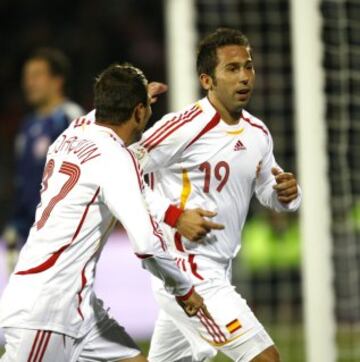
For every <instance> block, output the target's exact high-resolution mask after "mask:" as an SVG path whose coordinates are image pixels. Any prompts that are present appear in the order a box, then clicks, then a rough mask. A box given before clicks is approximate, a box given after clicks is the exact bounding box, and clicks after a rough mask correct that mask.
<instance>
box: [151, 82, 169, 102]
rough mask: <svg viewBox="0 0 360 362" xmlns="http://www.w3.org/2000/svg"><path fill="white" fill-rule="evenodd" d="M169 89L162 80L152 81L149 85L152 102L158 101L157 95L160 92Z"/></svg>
mask: <svg viewBox="0 0 360 362" xmlns="http://www.w3.org/2000/svg"><path fill="white" fill-rule="evenodd" d="M167 90H168V86H167V85H166V84H164V83H160V82H151V83H149V85H148V93H149V95H150V99H151V104H153V103H155V102H156V101H157V97H158V96H159V95H160V94H163V93H165V92H166V91H167Z"/></svg>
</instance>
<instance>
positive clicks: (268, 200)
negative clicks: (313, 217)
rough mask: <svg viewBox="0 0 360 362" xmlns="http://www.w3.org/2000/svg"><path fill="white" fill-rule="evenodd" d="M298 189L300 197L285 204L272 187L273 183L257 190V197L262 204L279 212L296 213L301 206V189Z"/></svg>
mask: <svg viewBox="0 0 360 362" xmlns="http://www.w3.org/2000/svg"><path fill="white" fill-rule="evenodd" d="M297 187H298V196H297V198H296V199H294V200H293V201H291V202H289V203H288V204H285V203H283V202H281V201H279V199H278V195H277V193H276V191H275V190H274V189H273V187H272V183H269V185H267V186H266V187H263V188H260V189H258V190H257V192H256V195H257V198H258V200H259V201H260V203H261V204H262V205H263V206H265V207H268V208H269V209H272V210H274V211H278V212H294V211H296V210H297V209H298V208H299V207H300V204H301V189H300V186H299V185H297Z"/></svg>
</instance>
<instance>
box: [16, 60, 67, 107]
mask: <svg viewBox="0 0 360 362" xmlns="http://www.w3.org/2000/svg"><path fill="white" fill-rule="evenodd" d="M23 87H24V92H25V98H26V101H27V102H28V103H29V105H31V106H33V107H35V108H37V107H41V106H44V105H46V104H47V103H49V102H51V100H52V98H53V97H54V96H59V95H60V94H61V92H62V90H61V88H62V79H61V78H60V77H58V76H54V75H53V74H51V71H50V67H49V65H48V63H47V62H46V60H43V59H31V60H29V61H27V62H26V63H25V65H24V70H23Z"/></svg>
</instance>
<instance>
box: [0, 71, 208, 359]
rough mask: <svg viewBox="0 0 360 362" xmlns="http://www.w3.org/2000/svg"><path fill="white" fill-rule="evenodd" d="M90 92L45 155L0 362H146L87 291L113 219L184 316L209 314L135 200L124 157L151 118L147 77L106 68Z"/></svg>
mask: <svg viewBox="0 0 360 362" xmlns="http://www.w3.org/2000/svg"><path fill="white" fill-rule="evenodd" d="M94 89H95V104H96V107H97V109H96V112H95V111H93V112H91V115H89V116H84V117H80V118H78V119H76V120H74V121H73V122H72V123H71V125H70V126H69V127H68V128H67V129H66V130H65V131H64V132H63V133H62V134H61V135H60V136H59V137H58V138H57V139H56V141H55V142H54V143H53V144H52V145H51V146H50V148H49V151H48V153H47V160H46V165H45V168H44V173H43V179H42V189H41V202H40V204H39V205H38V208H37V211H36V215H35V222H34V224H33V226H32V228H31V231H30V234H29V237H28V239H27V242H26V244H25V245H24V247H23V249H22V250H21V253H20V256H19V261H18V263H17V265H16V268H15V271H14V272H13V274H12V275H11V277H10V280H9V283H8V285H7V287H6V289H5V291H4V293H3V295H2V298H1V301H0V326H1V327H2V328H3V329H4V334H5V339H6V345H5V350H6V352H5V355H4V356H3V357H2V358H1V361H2V362H25V361H27V362H33V361H37V362H38V361H43V362H45V361H47V362H72V361H74V362H75V361H120V360H121V361H129V362H130V361H131V362H145V361H146V359H145V358H144V357H143V356H142V355H141V354H140V350H139V348H138V347H137V346H136V344H135V343H134V342H133V340H132V339H131V338H130V336H129V335H128V334H127V333H126V332H125V330H124V328H123V327H121V326H120V325H119V324H118V323H117V322H116V321H115V320H114V319H112V318H111V317H110V316H109V314H108V312H107V311H106V310H105V309H104V308H103V305H102V302H101V300H99V299H98V298H97V297H96V296H95V294H94V292H93V284H94V278H95V271H96V264H97V261H98V259H99V257H100V254H101V251H102V249H103V247H104V244H105V242H106V240H107V237H108V235H109V234H110V232H111V230H112V229H113V227H114V225H115V224H116V221H117V220H120V222H121V223H122V225H123V226H124V228H125V229H126V231H127V233H128V236H129V238H130V241H131V243H132V246H133V249H134V252H135V254H136V255H137V256H138V257H139V258H140V259H141V260H142V264H143V267H144V268H145V269H147V270H148V271H149V272H151V273H152V274H153V275H155V276H156V277H158V278H159V280H162V282H163V283H164V284H165V288H166V289H167V291H168V292H169V293H170V294H172V295H174V296H175V298H176V300H177V301H178V304H179V305H181V306H182V310H183V312H184V311H185V313H186V314H185V313H184V315H186V318H189V316H193V315H195V314H196V313H197V312H198V311H199V310H202V312H203V313H205V314H206V315H208V313H207V310H206V308H205V306H204V305H203V303H202V298H201V297H200V296H199V295H198V294H197V293H196V292H195V291H194V287H193V286H192V283H191V281H190V280H189V278H188V277H187V276H185V275H183V274H182V273H181V272H180V270H179V269H178V267H177V265H176V263H175V261H174V260H173V258H172V257H171V256H170V254H169V253H168V252H167V246H166V244H165V241H164V239H163V236H162V232H161V230H160V229H159V227H158V223H157V222H156V220H155V219H154V218H153V216H152V215H150V214H149V212H148V210H147V207H146V203H145V201H144V199H143V192H144V184H143V180H142V171H141V169H140V166H139V164H138V162H137V161H136V159H135V158H134V156H133V155H132V153H131V152H130V151H129V150H128V149H127V146H128V145H129V144H131V143H132V142H134V140H136V139H137V138H138V137H139V135H140V134H141V132H142V131H143V130H144V128H145V126H146V123H147V121H148V119H149V117H150V115H151V106H150V97H149V96H148V95H147V92H148V84H147V81H146V78H145V77H144V75H143V74H142V72H141V71H140V70H139V69H136V68H134V67H133V66H131V65H112V66H110V67H109V68H107V69H106V70H105V71H104V72H103V73H102V74H100V76H99V78H98V79H97V80H96V83H95V87H94ZM127 92H131V93H132V94H131V95H130V94H129V95H127ZM119 94H120V95H121V96H120V97H119ZM123 98H127V99H126V100H123ZM119 105H120V107H119ZM129 107H132V111H131V112H130V113H129V112H128V110H129ZM125 109H126V111H125ZM118 111H119V113H120V115H119V116H117V112H118ZM123 111H125V113H122V112H123ZM94 113H95V114H94ZM93 117H95V122H92V121H91V119H92V118H93ZM126 117H127V118H126ZM209 318H210V316H209ZM189 319H190V318H189Z"/></svg>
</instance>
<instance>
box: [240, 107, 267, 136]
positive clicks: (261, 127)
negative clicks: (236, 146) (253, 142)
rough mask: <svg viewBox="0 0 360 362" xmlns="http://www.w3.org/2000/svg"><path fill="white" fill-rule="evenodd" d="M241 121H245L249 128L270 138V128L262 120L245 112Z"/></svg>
mask: <svg viewBox="0 0 360 362" xmlns="http://www.w3.org/2000/svg"><path fill="white" fill-rule="evenodd" d="M241 119H242V120H244V121H245V123H246V124H247V125H248V126H249V128H253V129H254V131H256V132H260V134H262V135H264V136H266V137H270V131H269V129H268V127H267V126H266V124H265V123H264V122H263V121H262V120H261V119H260V118H257V117H255V116H254V115H252V114H251V113H250V112H248V111H246V110H243V111H242V115H241Z"/></svg>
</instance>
